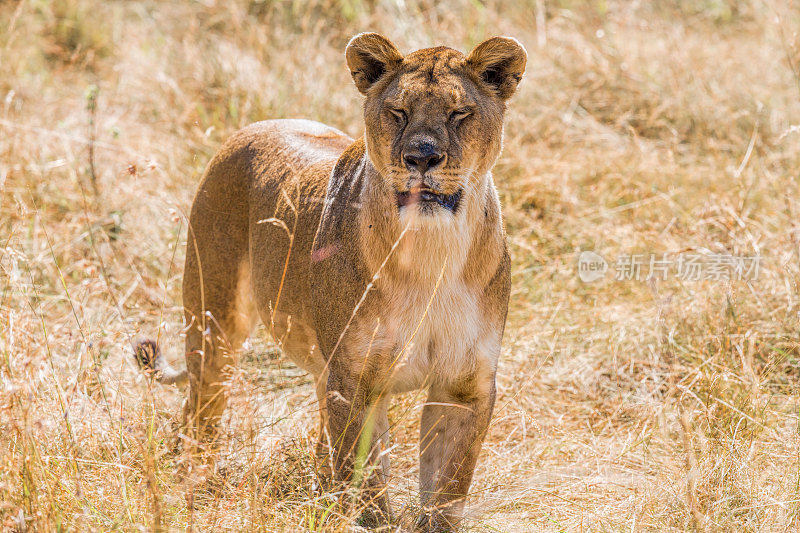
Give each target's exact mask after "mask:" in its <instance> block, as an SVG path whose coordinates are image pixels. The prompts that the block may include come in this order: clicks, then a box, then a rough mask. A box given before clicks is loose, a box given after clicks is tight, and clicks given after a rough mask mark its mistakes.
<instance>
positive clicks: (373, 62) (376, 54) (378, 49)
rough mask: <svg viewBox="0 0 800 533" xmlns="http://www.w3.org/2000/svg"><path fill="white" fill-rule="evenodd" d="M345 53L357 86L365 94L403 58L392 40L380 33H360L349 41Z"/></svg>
mask: <svg viewBox="0 0 800 533" xmlns="http://www.w3.org/2000/svg"><path fill="white" fill-rule="evenodd" d="M344 55H345V59H347V67H348V68H349V69H350V74H351V75H352V76H353V81H354V82H356V87H358V90H359V91H361V92H362V93H364V94H366V92H367V90H369V88H370V87H372V85H373V84H374V83H375V82H376V81H378V80H379V79H380V78H381V76H383V75H384V74H386V72H388V71H390V70H391V69H393V68H395V67H396V66H397V65H398V64H400V62H401V61H402V60H403V55H402V54H401V53H400V52H399V51H398V50H397V47H395V45H393V44H392V41H390V40H389V39H387V38H386V37H384V36H383V35H380V34H378V33H359V34H358V35H356V36H355V37H353V38H352V39H350V42H349V43H347V48H346V49H345V52H344Z"/></svg>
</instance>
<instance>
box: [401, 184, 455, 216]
mask: <svg viewBox="0 0 800 533" xmlns="http://www.w3.org/2000/svg"><path fill="white" fill-rule="evenodd" d="M461 193H462V189H459V190H457V191H456V192H454V193H453V194H442V193H438V192H436V191H434V190H433V189H430V188H428V187H414V188H412V189H411V190H408V191H403V192H397V207H398V208H401V207H406V206H408V205H413V204H420V205H421V206H426V205H427V206H432V205H435V204H438V205H440V206H442V207H444V208H445V209H447V210H448V211H450V212H451V213H455V212H456V211H457V210H458V205H459V204H460V203H461Z"/></svg>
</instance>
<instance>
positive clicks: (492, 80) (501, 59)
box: [467, 37, 528, 100]
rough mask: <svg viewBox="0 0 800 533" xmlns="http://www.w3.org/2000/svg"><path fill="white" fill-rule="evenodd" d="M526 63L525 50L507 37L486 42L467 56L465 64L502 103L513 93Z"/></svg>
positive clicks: (518, 43) (517, 42) (514, 40)
mask: <svg viewBox="0 0 800 533" xmlns="http://www.w3.org/2000/svg"><path fill="white" fill-rule="evenodd" d="M527 61H528V53H527V52H525V47H523V46H522V45H521V44H520V42H519V41H517V40H516V39H512V38H511V37H492V38H491V39H487V40H485V41H483V42H482V43H481V44H479V45H478V46H476V47H475V49H474V50H473V51H472V52H470V54H469V57H467V65H468V66H469V67H470V68H472V69H473V70H474V71H475V73H477V74H478V76H479V77H480V79H481V80H483V81H484V83H486V84H487V85H489V86H491V87H492V88H493V89H494V90H495V91H496V92H497V95H498V96H499V97H500V98H502V99H503V100H505V99H507V98H510V97H511V95H512V94H514V91H515V90H516V89H517V84H518V83H519V81H520V80H521V79H522V74H523V73H524V72H525V63H527Z"/></svg>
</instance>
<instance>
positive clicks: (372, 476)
mask: <svg viewBox="0 0 800 533" xmlns="http://www.w3.org/2000/svg"><path fill="white" fill-rule="evenodd" d="M381 377H382V373H381V372H380V371H379V369H378V368H375V366H374V365H372V366H371V365H367V364H365V365H364V367H363V368H357V369H354V368H352V367H349V368H347V367H346V365H342V364H335V363H332V364H331V366H330V375H329V377H328V394H327V407H328V425H329V432H330V438H331V445H332V447H333V466H334V473H335V477H336V480H337V481H338V482H340V483H342V484H343V485H344V486H346V487H349V488H351V489H354V490H355V491H356V494H357V497H356V499H355V505H357V506H358V508H359V509H360V510H362V511H363V512H362V523H363V524H364V525H367V526H376V525H380V524H385V523H387V522H388V521H389V520H390V517H391V513H390V509H389V499H388V496H387V491H386V481H387V478H388V474H389V472H388V458H387V457H386V454H385V453H383V451H384V449H385V446H384V444H385V442H386V439H387V436H388V430H389V422H388V418H387V414H386V404H387V400H388V398H387V397H386V396H385V395H384V394H383V393H382V391H381V390H380V388H379V386H380V384H381V383H382V381H383V380H382V379H381Z"/></svg>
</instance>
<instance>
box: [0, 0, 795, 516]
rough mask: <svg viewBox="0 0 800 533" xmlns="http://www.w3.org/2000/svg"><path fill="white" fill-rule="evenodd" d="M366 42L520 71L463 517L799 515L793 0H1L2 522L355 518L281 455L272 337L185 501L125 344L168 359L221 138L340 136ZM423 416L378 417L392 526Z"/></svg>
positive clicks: (249, 354) (295, 402) (289, 443)
mask: <svg viewBox="0 0 800 533" xmlns="http://www.w3.org/2000/svg"><path fill="white" fill-rule="evenodd" d="M365 29H375V30H377V31H381V32H384V33H385V34H387V35H389V36H391V37H392V38H393V39H394V40H395V41H396V42H397V43H398V44H400V45H402V47H403V48H404V49H405V50H410V49H413V48H417V47H422V46H426V45H431V44H435V43H447V44H449V45H452V46H455V47H459V48H461V49H469V48H470V47H472V46H473V45H474V44H476V42H478V41H480V40H481V39H482V38H484V37H486V36H489V35H493V34H509V35H514V36H516V37H518V38H519V39H521V40H522V41H523V42H524V43H525V44H526V45H527V47H528V51H529V55H530V62H529V67H528V74H527V78H526V80H525V81H524V83H523V84H522V86H521V88H520V91H519V93H518V95H517V96H516V97H515V99H514V101H513V104H512V107H511V109H510V111H509V113H508V126H507V135H506V144H505V151H504V154H503V156H502V157H501V160H500V161H499V163H498V166H497V168H496V173H495V174H496V177H497V182H498V185H499V187H500V190H501V194H502V200H503V204H504V208H505V214H506V220H507V226H508V229H509V236H510V242H511V250H512V255H513V257H514V273H513V294H512V302H511V310H510V315H509V324H508V327H507V330H506V340H505V344H504V350H503V358H502V363H501V367H500V373H499V383H498V386H499V398H498V403H497V409H496V414H495V417H494V420H493V423H492V426H491V429H490V433H489V436H488V438H487V441H486V444H485V447H484V451H483V453H482V455H481V460H480V463H479V469H478V472H477V474H476V479H475V482H474V484H473V490H474V496H473V498H472V499H471V502H470V508H469V516H470V520H469V524H468V525H469V527H471V528H473V529H474V530H476V531H530V530H558V531H562V530H564V531H601V530H602V531H622V530H625V531H640V530H659V531H664V530H676V531H677V530H687V529H698V530H707V531H731V530H737V531H784V530H793V529H795V528H797V527H798V509H800V507H799V506H800V433H799V429H798V428H799V426H800V421H798V392H800V391H798V377H800V338H798V331H800V330H799V329H798V328H800V289H799V288H798V282H800V255H799V254H800V227H799V226H798V216H800V204H799V203H798V199H800V191H798V187H799V183H800V182H799V181H798V179H799V178H800V175H798V169H799V168H800V132H799V128H798V126H797V125H798V124H799V123H800V75H798V72H800V39H798V37H797V32H798V30H800V5H799V4H798V3H797V1H796V0H745V1H741V2H735V1H733V0H666V1H662V2H658V3H656V2H652V3H650V2H627V1H623V0H608V1H605V2H599V1H588V0H585V1H581V0H574V1H567V0H560V1H555V0H538V1H536V0H529V1H526V2H521V3H520V2H511V1H509V0H487V1H486V2H485V3H481V2H472V1H469V0H447V1H443V2H433V1H429V0H425V1H420V2H416V1H410V0H409V1H406V2H385V1H380V2H378V1H373V0H320V1H319V2H316V3H313V4H307V3H305V2H299V1H294V0H289V1H284V2H271V1H264V0H253V1H250V2H247V1H231V2H219V1H218V2H214V1H208V2H191V3H190V2H180V3H178V2H154V1H125V2H122V1H111V2H90V1H87V0H54V1H52V2H42V1H25V0H21V1H20V0H17V1H8V2H3V3H0V190H2V196H0V242H1V244H0V379H1V380H2V387H0V523H2V524H3V527H4V528H11V529H17V530H20V531H23V530H26V529H27V530H36V531H44V530H56V529H69V530H112V529H113V530H141V529H158V528H164V529H169V530H173V529H174V530H177V529H183V528H185V527H187V525H191V526H193V527H194V528H196V529H199V530H211V529H231V530H240V529H246V530H267V531H295V530H302V529H304V528H307V529H312V530H316V529H321V530H329V531H330V530H346V529H347V528H348V527H350V526H351V524H352V517H348V516H343V515H342V514H341V512H340V509H339V508H338V507H337V506H336V505H335V504H334V498H333V497H332V496H331V495H329V494H320V493H318V492H317V491H316V489H315V488H314V487H315V468H314V465H313V460H312V458H313V453H312V449H313V446H312V444H311V442H312V441H311V436H309V437H308V438H307V437H299V436H303V435H311V434H312V433H313V431H314V429H313V428H314V425H315V414H314V413H313V410H314V408H315V405H314V402H313V391H312V388H311V385H310V380H309V379H308V378H307V377H305V376H304V375H303V374H302V373H301V372H299V371H298V370H297V369H296V368H294V367H293V366H292V365H290V364H289V363H288V362H287V361H285V360H283V359H282V358H281V357H279V355H278V354H277V352H276V350H275V348H274V347H273V346H271V345H269V344H267V343H266V342H265V341H264V335H263V332H261V333H262V334H260V335H256V336H254V338H253V339H252V341H251V342H252V344H251V346H250V347H249V348H248V349H247V350H246V351H245V353H243V354H242V356H241V364H240V366H239V371H238V373H237V375H236V376H235V379H234V380H233V383H232V404H233V409H230V410H229V416H228V417H227V418H226V430H227V433H228V435H229V437H228V438H227V439H226V444H225V449H224V450H223V453H222V458H223V464H224V466H225V469H224V475H223V474H221V475H220V476H218V477H217V478H215V482H214V483H211V484H206V485H197V483H196V482H195V481H193V480H192V479H185V478H183V477H182V476H181V475H179V474H178V473H177V472H179V470H178V463H180V461H181V457H180V455H179V454H176V453H175V452H174V450H173V448H172V444H171V440H172V437H173V431H172V423H173V421H174V420H175V418H176V414H177V411H178V406H179V403H180V398H181V395H180V392H179V391H177V390H172V389H170V388H162V387H160V386H157V385H152V384H149V383H148V381H147V380H146V379H144V378H143V377H142V376H141V375H140V374H139V373H138V372H137V370H136V368H135V365H134V364H132V359H131V357H130V352H129V348H128V347H129V343H130V340H131V338H133V337H136V336H138V335H139V334H140V332H141V334H146V335H148V336H152V335H153V334H154V333H155V332H158V333H159V334H160V335H161V336H162V337H163V338H164V339H165V348H166V349H167V353H168V356H169V358H170V359H172V360H176V359H179V352H180V350H181V345H182V341H181V339H180V338H179V334H180V328H181V316H180V315H181V314H180V293H179V286H180V283H179V281H180V270H181V269H180V265H182V256H183V240H184V239H185V227H186V226H185V222H184V220H185V219H184V213H185V211H186V209H187V208H188V206H189V203H190V201H191V196H192V194H193V192H194V188H195V184H196V183H197V181H198V178H199V176H200V174H201V172H202V170H203V168H204V166H205V164H206V162H207V161H208V159H209V158H210V156H211V154H213V152H214V151H215V149H216V147H218V146H219V143H220V141H221V140H222V139H223V138H225V137H226V136H227V135H229V134H230V133H231V132H232V131H234V130H235V129H236V128H238V127H241V126H243V125H245V124H248V123H250V122H253V121H256V120H260V119H264V118H274V117H299V116H302V117H309V118H314V119H317V120H321V121H323V122H327V123H329V124H332V125H334V126H336V127H338V128H341V129H343V130H344V131H347V132H348V133H350V134H351V135H358V134H359V132H360V130H361V128H362V125H361V120H360V109H359V97H358V96H357V93H356V91H355V89H354V87H353V86H352V83H351V81H350V79H349V75H348V73H347V71H346V69H345V67H344V62H343V54H342V51H343V48H344V45H345V43H346V42H347V39H348V37H349V36H350V35H352V34H354V33H357V32H359V31H363V30H365ZM92 139H94V144H93V156H92V157H91V158H90V156H89V149H88V148H89V144H90V141H91V140H92ZM748 147H751V148H750V149H749V150H748ZM95 190H96V191H97V192H95ZM587 249H593V250H597V251H598V252H600V253H602V254H603V255H605V256H606V257H607V258H614V257H616V256H617V255H618V254H626V253H633V252H640V253H650V252H653V253H662V252H669V253H678V252H681V251H694V252H708V253H712V252H713V253H728V254H739V255H754V254H760V255H761V256H762V272H761V275H760V276H759V278H758V279H757V280H755V281H752V282H750V283H745V282H732V281H728V282H724V281H723V282H712V281H702V282H688V281H687V282H681V281H680V280H678V279H675V278H674V277H671V278H670V279H668V280H666V281H661V282H654V283H646V282H634V281H627V282H617V281H612V280H611V279H610V278H609V279H607V280H606V281H603V282H598V283H594V284H584V283H582V282H581V281H580V280H579V279H578V278H577V276H576V269H575V261H576V258H577V253H578V252H579V251H580V250H587ZM421 401H422V400H421V397H420V396H419V395H409V396H407V397H402V398H400V399H399V400H398V401H397V402H396V403H395V405H394V407H393V408H392V410H391V413H390V417H391V420H392V422H393V424H394V445H395V448H394V456H393V474H394V475H395V477H396V479H395V480H394V482H393V487H394V492H393V499H394V506H395V509H397V510H398V514H399V515H400V519H401V522H402V523H403V524H406V525H407V524H408V523H409V521H410V519H411V517H412V516H413V511H414V506H415V505H416V504H415V503H414V502H415V494H414V490H415V476H416V454H417V450H416V431H417V426H416V418H417V416H418V415H419V405H420V403H421Z"/></svg>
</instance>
